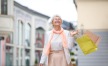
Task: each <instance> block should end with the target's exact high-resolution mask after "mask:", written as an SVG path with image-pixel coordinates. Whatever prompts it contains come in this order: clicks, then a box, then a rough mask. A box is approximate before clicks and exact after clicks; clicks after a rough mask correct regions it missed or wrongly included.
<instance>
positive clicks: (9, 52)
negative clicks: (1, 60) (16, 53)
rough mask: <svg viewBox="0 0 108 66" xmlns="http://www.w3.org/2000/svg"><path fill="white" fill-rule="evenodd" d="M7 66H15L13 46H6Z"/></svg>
mask: <svg viewBox="0 0 108 66" xmlns="http://www.w3.org/2000/svg"><path fill="white" fill-rule="evenodd" d="M5 50H6V54H5V55H6V58H5V59H6V61H5V62H6V66H13V47H10V46H6V48H5Z"/></svg>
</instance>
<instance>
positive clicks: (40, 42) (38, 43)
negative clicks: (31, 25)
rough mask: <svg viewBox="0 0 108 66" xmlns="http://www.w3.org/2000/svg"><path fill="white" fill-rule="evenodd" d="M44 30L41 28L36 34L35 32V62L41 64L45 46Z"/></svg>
mask: <svg viewBox="0 0 108 66" xmlns="http://www.w3.org/2000/svg"><path fill="white" fill-rule="evenodd" d="M44 33H45V31H44V29H43V28H41V27H39V28H37V29H36V32H35V37H36V38H35V47H36V48H37V49H36V50H35V61H36V62H37V63H39V62H40V58H41V55H42V48H43V46H44Z"/></svg>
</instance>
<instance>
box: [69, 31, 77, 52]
mask: <svg viewBox="0 0 108 66" xmlns="http://www.w3.org/2000/svg"><path fill="white" fill-rule="evenodd" d="M77 33H78V31H69V32H68V49H69V50H70V51H71V49H72V47H73V45H74V35H76V34H77Z"/></svg>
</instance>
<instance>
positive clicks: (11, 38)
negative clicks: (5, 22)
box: [6, 33, 13, 44]
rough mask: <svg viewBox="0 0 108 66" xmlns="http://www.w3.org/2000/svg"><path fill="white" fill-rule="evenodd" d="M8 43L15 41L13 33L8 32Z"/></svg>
mask: <svg viewBox="0 0 108 66" xmlns="http://www.w3.org/2000/svg"><path fill="white" fill-rule="evenodd" d="M6 43H11V44H12V43H13V34H12V33H11V34H8V36H7V37H6Z"/></svg>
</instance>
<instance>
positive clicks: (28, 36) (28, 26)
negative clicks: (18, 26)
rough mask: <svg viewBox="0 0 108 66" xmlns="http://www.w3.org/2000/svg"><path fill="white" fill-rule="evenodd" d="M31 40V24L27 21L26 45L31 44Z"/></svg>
mask: <svg viewBox="0 0 108 66" xmlns="http://www.w3.org/2000/svg"><path fill="white" fill-rule="evenodd" d="M30 42H31V25H30V24H29V23H27V24H26V25H25V43H24V44H25V46H30Z"/></svg>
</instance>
